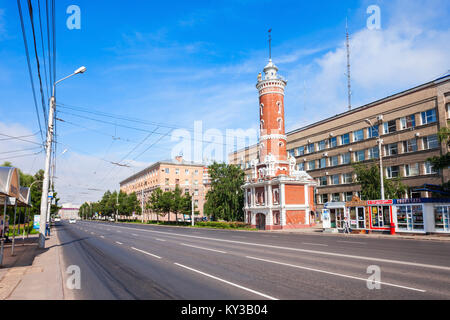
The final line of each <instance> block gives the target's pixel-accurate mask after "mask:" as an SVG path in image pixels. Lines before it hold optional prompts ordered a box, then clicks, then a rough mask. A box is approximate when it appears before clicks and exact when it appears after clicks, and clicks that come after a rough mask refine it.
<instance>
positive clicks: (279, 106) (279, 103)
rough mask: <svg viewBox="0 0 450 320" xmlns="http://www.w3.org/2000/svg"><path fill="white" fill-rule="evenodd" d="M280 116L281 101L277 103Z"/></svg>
mask: <svg viewBox="0 0 450 320" xmlns="http://www.w3.org/2000/svg"><path fill="white" fill-rule="evenodd" d="M277 106H278V114H281V101H277Z"/></svg>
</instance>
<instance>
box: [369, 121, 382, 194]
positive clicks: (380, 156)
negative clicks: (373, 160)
mask: <svg viewBox="0 0 450 320" xmlns="http://www.w3.org/2000/svg"><path fill="white" fill-rule="evenodd" d="M365 121H366V123H368V124H369V126H370V127H371V128H373V125H372V121H370V120H369V119H365ZM382 143H383V139H381V137H380V128H378V139H377V144H378V158H379V160H380V185H381V200H384V177H383V154H382V151H381V144H382Z"/></svg>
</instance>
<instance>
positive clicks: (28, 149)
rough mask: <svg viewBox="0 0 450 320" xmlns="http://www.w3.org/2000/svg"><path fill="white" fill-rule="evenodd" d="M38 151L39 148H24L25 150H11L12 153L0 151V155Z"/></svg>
mask: <svg viewBox="0 0 450 320" xmlns="http://www.w3.org/2000/svg"><path fill="white" fill-rule="evenodd" d="M38 148H39V149H40V148H41V147H33V148H26V149H19V150H13V151H2V152H0V154H8V153H17V152H23V151H30V150H35V149H38Z"/></svg>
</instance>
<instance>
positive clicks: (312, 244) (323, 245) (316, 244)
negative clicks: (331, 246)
mask: <svg viewBox="0 0 450 320" xmlns="http://www.w3.org/2000/svg"><path fill="white" fill-rule="evenodd" d="M302 244H308V245H310V246H322V247H328V245H327V244H321V243H309V242H302Z"/></svg>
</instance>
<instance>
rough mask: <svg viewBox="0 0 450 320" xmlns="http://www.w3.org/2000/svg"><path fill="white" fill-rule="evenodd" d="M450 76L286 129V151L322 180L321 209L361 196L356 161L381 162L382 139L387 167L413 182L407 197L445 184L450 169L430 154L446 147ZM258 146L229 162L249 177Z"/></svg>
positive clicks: (423, 194)
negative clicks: (437, 166) (437, 165)
mask: <svg viewBox="0 0 450 320" xmlns="http://www.w3.org/2000/svg"><path fill="white" fill-rule="evenodd" d="M449 108H450V76H448V75H447V76H445V77H442V78H440V79H437V80H434V81H431V82H428V83H425V84H423V85H420V86H417V87H415V88H412V89H409V90H406V91H403V92H400V93H398V94H394V95H392V96H389V97H386V98H384V99H381V100H378V101H375V102H372V103H369V104H367V105H364V106H362V107H359V108H355V109H353V110H350V111H347V112H344V113H341V114H338V115H336V116H333V117H330V118H327V119H324V120H322V121H319V122H316V123H313V124H310V125H308V126H305V127H302V128H299V129H297V130H293V131H291V132H288V133H287V153H288V154H289V155H291V156H293V157H295V159H296V165H297V169H298V170H300V171H306V172H307V173H308V174H309V175H311V176H312V177H313V178H314V179H315V180H316V181H317V183H318V186H317V187H316V190H315V201H316V204H317V209H319V210H320V209H322V208H323V204H324V203H326V202H329V201H350V200H351V199H352V197H353V196H354V195H359V192H360V190H361V189H360V186H359V185H357V184H356V183H354V181H355V178H356V177H355V175H354V173H353V167H352V163H354V162H361V163H366V164H370V163H372V162H374V161H376V163H378V160H379V158H378V157H379V152H378V143H377V140H378V138H381V140H382V160H383V172H384V175H385V176H386V177H388V178H394V177H400V178H401V180H402V182H403V183H404V184H406V185H407V186H408V187H409V192H408V195H405V196H408V197H428V196H431V194H430V193H429V192H427V191H419V192H414V191H413V190H414V189H415V188H417V187H420V186H423V185H424V184H432V185H441V184H442V183H443V182H446V181H448V180H449V177H450V173H449V169H444V170H441V171H440V172H436V171H435V170H434V169H433V168H432V167H431V166H430V164H429V163H428V162H427V158H429V157H432V156H440V155H443V154H446V153H447V152H448V148H447V145H446V144H445V143H439V141H438V138H437V132H438V130H439V129H440V128H443V127H446V126H447V121H448V120H449V119H450V112H449V111H450V110H449ZM257 157H258V146H257V145H254V146H251V147H248V148H246V149H242V150H238V151H236V152H233V153H231V154H229V162H230V163H232V164H239V165H241V166H242V167H243V168H244V169H245V170H246V173H247V176H251V174H252V170H251V168H250V164H251V162H252V161H254V159H256V158H257Z"/></svg>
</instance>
